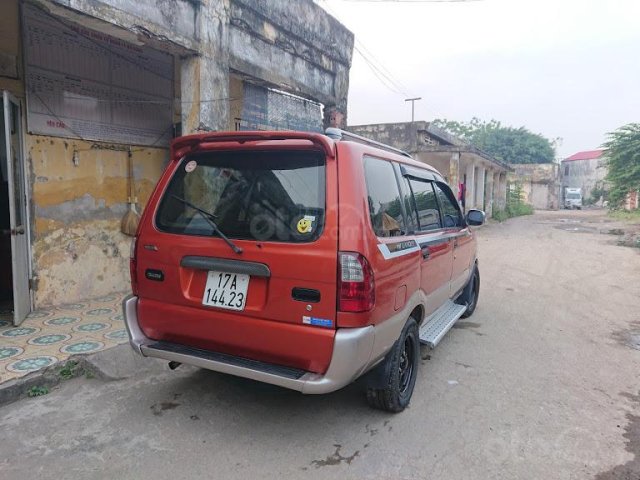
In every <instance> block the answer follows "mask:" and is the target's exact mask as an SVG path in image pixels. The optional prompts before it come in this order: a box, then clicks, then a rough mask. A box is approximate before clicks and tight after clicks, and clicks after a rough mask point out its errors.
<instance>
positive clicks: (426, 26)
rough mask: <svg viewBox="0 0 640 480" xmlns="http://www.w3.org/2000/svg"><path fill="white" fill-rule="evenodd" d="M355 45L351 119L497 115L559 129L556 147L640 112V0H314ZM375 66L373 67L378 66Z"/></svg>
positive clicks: (547, 132)
mask: <svg viewBox="0 0 640 480" xmlns="http://www.w3.org/2000/svg"><path fill="white" fill-rule="evenodd" d="M318 3H319V4H320V5H321V6H323V7H324V8H325V9H327V10H328V11H329V12H330V13H331V14H332V15H333V16H335V17H336V18H338V20H340V21H341V22H342V23H343V24H344V25H346V26H347V27H348V28H349V29H350V30H351V31H352V32H353V33H354V34H355V37H356V48H357V49H358V50H360V51H362V52H363V53H364V55H365V56H367V57H368V59H369V62H373V63H374V64H376V65H377V67H378V69H379V70H383V71H385V72H388V73H387V76H388V77H391V79H392V80H393V84H390V83H391V82H389V81H388V80H386V83H387V84H386V85H385V84H384V83H383V82H382V81H381V80H380V79H379V78H378V77H377V76H376V74H375V73H374V72H373V71H372V69H371V67H370V66H369V65H368V64H367V62H366V61H365V60H364V59H363V56H362V55H361V54H360V53H358V52H357V51H354V53H353V65H352V67H351V73H350V86H349V107H348V123H349V125H359V124H365V123H387V122H402V121H410V120H411V104H410V103H408V102H405V101H404V99H405V98H410V97H422V100H420V101H418V102H416V104H415V118H416V120H427V121H430V120H433V119H435V118H447V119H449V120H458V121H468V120H471V118H472V117H478V118H480V119H483V120H491V119H496V120H499V121H501V122H502V123H503V124H504V125H508V126H514V127H521V126H524V127H526V128H528V129H529V130H531V131H532V132H534V133H540V134H542V135H544V136H545V137H547V138H549V139H555V138H558V137H559V138H561V139H562V140H561V142H560V143H559V145H558V150H557V156H558V157H559V158H565V157H567V156H569V155H572V154H573V153H576V152H578V151H581V150H591V149H595V148H598V147H600V145H601V144H602V143H603V142H604V141H605V136H606V134H607V133H608V132H611V131H613V130H615V129H616V128H618V127H620V126H622V125H625V124H627V123H631V122H640V28H639V27H638V22H639V21H640V0H478V1H468V2H458V3H450V2H449V3H442V2H439V3H433V2H424V1H420V0H417V1H402V0H401V1H393V0H388V1H386V0H385V1H367V0H318ZM378 75H379V76H380V74H378Z"/></svg>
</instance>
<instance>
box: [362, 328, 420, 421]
mask: <svg viewBox="0 0 640 480" xmlns="http://www.w3.org/2000/svg"><path fill="white" fill-rule="evenodd" d="M419 358H420V340H419V338H418V325H417V323H416V321H415V319H414V318H413V317H410V318H409V320H407V323H406V324H405V326H404V328H403V329H402V333H401V334H400V338H399V339H398V340H397V341H396V343H395V344H394V345H393V348H392V349H391V351H390V352H389V353H388V354H387V357H386V358H385V360H384V362H383V363H382V364H381V365H379V366H378V368H379V369H381V370H379V372H378V373H379V376H377V377H378V380H379V382H378V383H379V385H376V386H375V387H369V388H367V402H368V403H369V405H370V406H372V407H373V408H377V409H380V410H386V411H387V412H401V411H402V410H404V409H405V408H406V407H407V405H409V402H410V401H411V395H413V388H414V387H415V384H416V378H417V375H418V360H419ZM376 387H381V388H376Z"/></svg>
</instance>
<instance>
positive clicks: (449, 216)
mask: <svg viewBox="0 0 640 480" xmlns="http://www.w3.org/2000/svg"><path fill="white" fill-rule="evenodd" d="M433 186H434V188H435V189H436V195H437V196H438V202H439V203H440V212H441V213H442V223H443V224H444V228H453V227H461V226H462V215H461V214H460V210H459V209H458V207H457V206H456V205H455V204H454V203H453V201H452V200H451V198H450V197H449V195H447V194H446V193H445V191H444V190H443V189H444V188H446V187H443V186H441V185H439V184H438V183H435V184H434V185H433Z"/></svg>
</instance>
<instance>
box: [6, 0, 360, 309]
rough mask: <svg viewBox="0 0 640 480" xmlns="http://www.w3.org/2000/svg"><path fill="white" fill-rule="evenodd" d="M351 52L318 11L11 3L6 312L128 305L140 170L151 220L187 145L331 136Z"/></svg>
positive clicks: (205, 4)
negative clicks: (151, 200) (119, 299)
mask: <svg viewBox="0 0 640 480" xmlns="http://www.w3.org/2000/svg"><path fill="white" fill-rule="evenodd" d="M353 40H354V38H353V35H352V33H351V32H349V31H348V30H347V29H346V28H345V27H344V26H342V25H341V24H340V23H339V22H338V21H337V20H335V19H334V18H333V17H331V16H330V15H328V14H327V13H326V12H325V11H324V10H323V9H322V8H320V7H319V6H317V5H315V4H314V3H313V2H312V1H311V0H297V1H295V2H291V1H288V0H263V1H259V2H257V1H252V0H135V1H133V0H130V1H129V0H3V2H2V15H1V16H0V90H2V91H3V113H4V115H3V116H2V126H1V127H2V128H0V137H1V142H0V143H1V145H0V147H1V150H2V156H1V157H0V165H1V166H2V169H1V170H0V233H2V235H1V237H0V238H1V240H0V241H1V243H0V255H2V258H0V265H3V267H2V269H1V270H2V271H1V272H0V288H2V292H0V295H1V296H0V302H2V301H4V302H9V304H11V302H13V307H14V309H15V310H16V317H22V316H24V315H25V314H26V313H25V312H27V313H28V311H29V310H31V309H33V308H38V307H40V306H44V305H49V304H59V303H69V302H77V301H79V300H81V299H83V298H91V297H95V296H100V295H104V294H108V293H111V292H116V291H123V290H126V289H127V288H128V283H129V280H128V257H129V244H130V239H129V238H128V237H126V236H125V235H123V234H122V233H121V231H120V220H121V218H122V217H123V215H124V214H125V212H126V211H127V208H129V207H128V203H127V202H128V200H129V197H130V195H129V193H128V185H129V183H128V179H127V171H128V161H129V159H131V161H132V164H133V182H134V188H135V191H134V195H133V197H134V198H133V199H132V200H131V201H132V202H134V203H135V208H136V209H137V210H138V211H141V210H142V209H143V208H144V205H145V203H146V201H147V199H148V197H149V195H150V193H151V191H152V189H153V187H154V185H155V183H156V181H157V180H158V178H159V176H160V174H161V173H162V171H163V169H164V166H165V165H166V162H167V161H168V144H169V141H170V140H171V138H172V137H174V136H176V135H178V134H188V133H193V132H197V131H207V130H211V131H215V130H234V129H267V128H273V129H305V130H321V129H322V128H323V123H327V122H328V119H329V117H332V118H336V117H339V116H340V114H345V113H346V106H347V93H348V86H349V69H350V65H351V58H352V49H353ZM322 107H324V114H325V116H326V117H327V118H326V119H325V120H324V122H323V118H322ZM8 266H11V268H9V267H8ZM17 321H19V318H17Z"/></svg>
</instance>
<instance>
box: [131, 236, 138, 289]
mask: <svg viewBox="0 0 640 480" xmlns="http://www.w3.org/2000/svg"><path fill="white" fill-rule="evenodd" d="M137 248H138V236H137V235H136V236H135V237H133V239H132V240H131V250H130V252H129V272H130V273H131V291H132V292H133V294H134V295H138V273H137V266H138V265H137V264H138V262H137V259H136V254H137Z"/></svg>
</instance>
